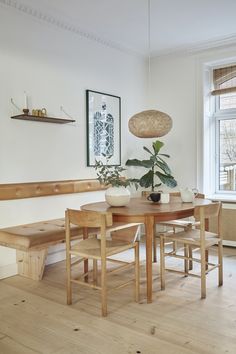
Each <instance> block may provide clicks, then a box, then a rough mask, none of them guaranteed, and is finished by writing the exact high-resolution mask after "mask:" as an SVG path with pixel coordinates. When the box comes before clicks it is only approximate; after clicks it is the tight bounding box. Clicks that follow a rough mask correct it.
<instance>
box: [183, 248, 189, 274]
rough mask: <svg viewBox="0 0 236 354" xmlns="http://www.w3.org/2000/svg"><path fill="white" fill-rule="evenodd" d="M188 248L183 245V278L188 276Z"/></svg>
mask: <svg viewBox="0 0 236 354" xmlns="http://www.w3.org/2000/svg"><path fill="white" fill-rule="evenodd" d="M188 251H189V249H188V246H187V245H184V272H185V277H187V276H188V266H189V255H188Z"/></svg>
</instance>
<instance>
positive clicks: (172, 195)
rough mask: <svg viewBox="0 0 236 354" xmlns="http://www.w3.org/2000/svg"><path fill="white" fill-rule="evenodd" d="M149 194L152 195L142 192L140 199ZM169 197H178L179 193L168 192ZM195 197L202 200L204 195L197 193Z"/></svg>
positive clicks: (148, 192)
mask: <svg viewBox="0 0 236 354" xmlns="http://www.w3.org/2000/svg"><path fill="white" fill-rule="evenodd" d="M150 193H152V192H151V191H142V197H147V196H149V194H150ZM170 196H171V197H180V192H170ZM196 197H197V198H201V199H204V198H205V194H202V193H198V194H197V196H196Z"/></svg>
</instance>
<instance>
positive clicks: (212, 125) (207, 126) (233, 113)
mask: <svg viewBox="0 0 236 354" xmlns="http://www.w3.org/2000/svg"><path fill="white" fill-rule="evenodd" d="M224 64H225V63H224ZM229 65H234V63H229ZM221 66H222V63H220V64H219V65H212V66H211V65H210V66H209V65H207V66H206V68H207V70H209V81H208V82H207V83H205V89H206V90H208V92H209V95H207V96H205V99H204V160H205V165H206V161H208V164H209V166H205V168H204V185H205V186H206V189H207V194H208V195H211V196H212V198H215V199H219V200H221V199H222V200H229V201H230V200H234V201H235V200H236V191H226V190H220V189H219V188H220V180H219V179H220V174H219V167H220V166H219V165H220V156H219V144H220V142H219V126H220V121H221V120H227V119H236V108H235V109H226V110H220V109H219V107H220V104H219V96H213V95H211V94H210V92H211V91H212V88H213V70H214V69H216V68H217V67H221ZM225 66H227V64H226V65H225Z"/></svg>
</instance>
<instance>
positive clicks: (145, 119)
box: [129, 0, 172, 138]
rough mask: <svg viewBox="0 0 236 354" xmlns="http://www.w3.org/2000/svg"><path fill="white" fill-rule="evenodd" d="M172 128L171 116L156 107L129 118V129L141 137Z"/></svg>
mask: <svg viewBox="0 0 236 354" xmlns="http://www.w3.org/2000/svg"><path fill="white" fill-rule="evenodd" d="M150 2H151V0H148V52H149V54H148V86H149V84H150V74H151V65H150V64H151V45H150V44H151V39H150V38H151V36H150V29H151V21H150V14H151V3H150ZM171 128H172V119H171V117H170V116H169V115H168V114H166V113H164V112H161V111H157V110H154V109H151V110H147V111H142V112H139V113H137V114H135V115H134V116H132V117H131V118H130V119H129V131H130V132H131V133H132V134H133V135H135V136H137V137H139V138H157V137H161V136H164V135H166V134H167V133H169V131H170V130H171Z"/></svg>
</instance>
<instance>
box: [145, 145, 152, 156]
mask: <svg viewBox="0 0 236 354" xmlns="http://www.w3.org/2000/svg"><path fill="white" fill-rule="evenodd" d="M143 150H145V151H147V152H148V153H149V154H151V155H153V153H152V152H151V150H149V149H148V148H147V147H146V146H144V147H143Z"/></svg>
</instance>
